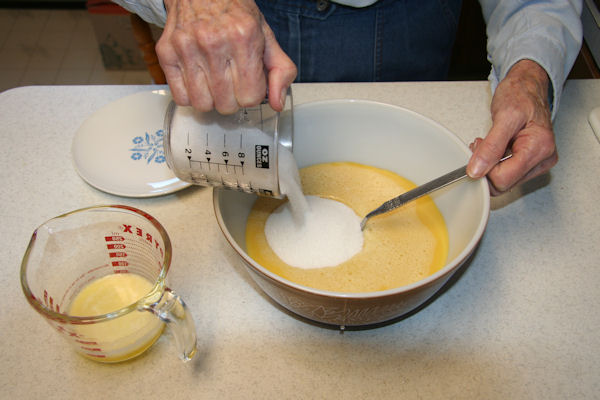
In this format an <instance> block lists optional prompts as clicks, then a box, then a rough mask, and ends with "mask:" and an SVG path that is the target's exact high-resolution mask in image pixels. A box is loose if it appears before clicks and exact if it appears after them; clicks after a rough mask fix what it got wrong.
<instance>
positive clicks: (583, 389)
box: [0, 81, 600, 400]
mask: <svg viewBox="0 0 600 400" xmlns="http://www.w3.org/2000/svg"><path fill="white" fill-rule="evenodd" d="M151 89H152V87H150V86H70V87H67V86H54V87H25V88H18V89H13V90H9V91H7V92H3V93H1V94H0V151H1V152H2V153H1V154H2V157H0V165H1V166H0V177H1V183H2V191H1V192H0V199H1V201H0V204H1V207H2V208H1V210H2V228H1V232H2V241H3V246H2V247H1V249H0V251H1V252H2V258H1V259H2V263H1V268H2V274H1V275H0V283H1V287H2V290H3V296H2V298H3V310H2V312H1V313H0V329H1V331H0V369H1V370H0V393H1V395H0V397H2V398H7V399H22V398H57V399H67V398H81V399H86V400H88V399H89V400H91V399H95V398H107V397H110V398H148V399H152V398H168V399H178V398H183V399H191V398H202V399H204V398H206V399H213V398H218V399H229V398H234V399H235V398H240V399H254V398H256V399H286V398H332V399H333V398H335V399H339V398H377V399H379V398H409V399H410V398H424V399H433V398H460V399H465V398H473V399H509V398H510V399H532V398H543V399H565V398H577V399H583V398H589V399H591V398H598V395H599V393H600V379H598V371H599V370H600V350H599V349H600V334H599V333H598V332H599V331H600V312H599V311H598V310H599V308H600V291H599V290H598V288H599V287H600V270H599V268H600V251H599V250H598V249H599V248H600V211H599V210H600V207H599V206H598V199H599V198H600V185H599V184H598V181H599V180H598V176H599V173H600V144H599V143H598V140H597V139H596V137H595V136H594V135H593V133H592V130H591V128H590V126H589V124H588V122H587V116H588V113H589V112H590V111H591V110H592V109H593V108H594V107H597V106H599V105H600V81H569V82H568V83H567V85H566V88H565V93H564V96H563V98H562V99H563V100H562V101H563V103H562V106H561V109H560V111H559V113H558V117H557V119H556V121H555V131H556V133H557V141H558V146H559V153H560V156H561V160H560V162H559V164H558V165H557V166H556V167H555V168H554V169H553V170H552V172H551V174H550V175H548V176H544V177H541V178H539V179H537V180H535V181H534V182H532V183H530V184H527V185H526V186H524V187H522V188H519V189H517V190H514V191H513V192H511V193H509V194H507V195H504V196H502V197H500V198H496V199H493V202H492V205H493V211H492V213H491V216H490V220H489V224H488V228H487V231H486V234H485V236H484V238H483V241H482V242H481V245H480V247H479V249H478V251H477V252H476V253H475V255H474V257H473V258H472V259H471V261H470V262H469V263H468V264H466V265H465V266H464V267H463V268H462V270H461V271H460V273H459V274H458V275H457V276H455V278H454V279H453V280H452V281H451V283H450V285H448V286H447V287H446V289H445V291H444V292H443V293H442V294H441V295H440V296H438V297H437V298H436V299H435V301H433V302H431V303H430V304H428V306H426V307H424V308H423V309H421V310H420V311H419V312H418V313H415V314H413V315H411V316H410V317H408V318H405V319H403V320H400V321H397V322H395V323H393V324H389V325H386V326H383V327H379V328H377V329H369V330H359V331H347V332H345V333H343V334H341V333H339V332H338V331H336V330H331V329H325V328H323V327H319V326H316V325H313V324H309V323H307V322H305V321H303V320H300V319H298V318H295V317H294V316H292V315H290V314H289V313H287V312H285V311H283V310H282V309H281V308H279V307H278V306H276V305H275V304H274V303H273V302H272V301H270V300H269V298H267V297H266V296H265V295H264V294H262V292H261V291H260V289H258V287H257V286H256V285H255V284H254V283H253V281H252V280H251V279H250V277H249V275H248V274H247V272H246V271H245V270H244V269H243V268H242V267H241V265H240V264H238V263H237V262H236V257H235V254H234V252H233V250H232V249H231V248H230V247H229V246H228V244H227V242H226V241H225V240H224V238H223V237H222V235H221V232H220V230H219V228H218V226H217V223H216V221H215V217H214V214H213V208H212V191H211V189H207V188H200V187H192V188H188V189H185V190H183V191H181V192H178V193H176V194H172V195H167V196H163V197H158V198H152V199H132V198H120V197H117V196H113V195H109V194H106V193H103V192H101V191H98V190H96V189H93V188H92V187H90V186H88V185H87V184H86V183H85V182H84V181H83V180H82V179H80V178H79V176H78V175H77V173H76V172H75V170H74V168H73V166H72V161H71V157H70V147H71V141H72V138H73V135H74V133H75V131H76V130H77V128H78V127H79V126H80V125H81V123H82V122H83V121H84V120H85V119H86V118H87V117H88V116H90V115H91V114H92V113H93V112H94V111H95V110H97V109H98V108H99V107H101V106H102V105H104V104H107V103H109V102H111V101H113V100H116V99H118V98H121V97H123V96H126V95H129V94H131V93H135V92H139V91H146V90H151ZM328 98H359V99H371V100H377V101H381V102H385V103H390V104H396V105H400V106H404V107H406V108H409V109H411V110H414V111H416V112H419V113H422V114H424V115H426V116H428V117H430V118H432V119H434V120H435V121H437V122H439V123H441V124H442V125H445V126H446V127H447V128H449V129H450V130H451V131H453V132H455V133H456V134H457V135H458V136H460V137H461V138H462V139H463V140H464V141H465V143H469V142H470V141H471V140H472V139H473V138H475V137H476V136H480V135H484V134H485V132H486V130H487V129H488V128H489V126H490V119H489V112H488V107H489V102H490V92H489V89H488V85H487V83H486V82H446V83H385V84H306V85H296V86H295V87H294V100H295V103H296V104H300V103H304V102H308V101H314V100H319V99H328ZM107 203H122V204H128V205H132V206H135V207H138V208H141V209H143V210H145V211H147V212H149V213H150V214H152V215H154V216H155V217H156V218H157V219H158V220H159V221H161V222H162V224H163V225H164V226H165V228H166V229H167V231H168V232H169V234H170V236H171V239H172V241H173V244H174V260H173V266H172V269H171V272H170V282H171V286H173V287H174V288H175V289H176V290H177V291H178V292H179V293H180V294H181V295H182V296H183V297H184V298H185V299H186V301H187V303H188V305H189V307H190V309H191V311H192V313H193V314H194V317H195V321H196V325H197V329H198V335H199V341H198V343H199V349H200V355H199V357H198V358H197V359H196V361H194V362H193V363H191V364H184V363H182V362H180V361H179V360H178V358H177V357H176V355H175V352H174V351H173V348H172V346H171V344H170V342H169V341H168V338H167V337H166V336H165V337H163V338H161V339H160V340H159V341H158V342H157V343H156V344H155V345H154V346H153V347H152V349H151V350H150V351H148V352H147V353H146V354H145V355H143V356H141V357H139V358H137V359H135V360H133V361H130V362H125V363H121V364H116V365H102V364H97V363H94V362H92V361H88V360H86V359H84V358H82V357H80V356H78V355H76V354H75V352H74V351H72V350H71V349H70V348H69V347H68V345H67V344H66V343H65V342H64V341H63V340H62V339H61V338H60V337H59V336H58V335H57V334H55V333H53V332H52V330H51V329H50V328H49V326H48V325H47V324H46V323H45V322H44V321H43V320H42V318H40V316H39V315H37V313H35V312H34V311H33V309H32V308H31V307H30V306H29V305H28V304H27V302H26V300H25V298H24V296H23V294H22V291H21V287H20V283H19V266H20V262H21V258H22V256H23V252H24V250H25V248H26V246H27V243H28V241H29V237H30V235H31V233H32V231H33V229H34V228H35V227H36V226H38V225H39V224H40V223H41V222H43V221H45V220H46V219H48V218H51V217H53V216H55V215H58V214H61V213H63V212H65V211H69V210H72V209H76V208H81V207H84V206H89V205H93V204H107Z"/></svg>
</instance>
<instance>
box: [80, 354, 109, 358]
mask: <svg viewBox="0 0 600 400" xmlns="http://www.w3.org/2000/svg"><path fill="white" fill-rule="evenodd" d="M85 355H86V356H89V357H96V358H106V356H105V355H104V354H91V353H85Z"/></svg>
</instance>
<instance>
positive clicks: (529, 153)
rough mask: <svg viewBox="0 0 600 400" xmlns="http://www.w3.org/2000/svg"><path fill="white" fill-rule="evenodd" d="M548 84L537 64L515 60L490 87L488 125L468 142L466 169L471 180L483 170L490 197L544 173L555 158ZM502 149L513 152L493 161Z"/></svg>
mask: <svg viewBox="0 0 600 400" xmlns="http://www.w3.org/2000/svg"><path fill="white" fill-rule="evenodd" d="M548 85H549V78H548V75H547V74H546V72H545V71H544V70H543V69H542V68H541V67H540V66H539V65H538V64H537V63H535V62H533V61H530V60H521V61H519V62H518V63H516V64H515V65H514V66H513V67H512V68H511V70H510V71H509V73H508V74H507V75H506V77H505V78H504V79H503V80H502V82H500V84H499V85H498V87H497V88H496V91H495V93H494V96H493V98H492V105H491V114H492V128H491V129H490V131H489V132H488V135H487V137H486V138H485V139H481V138H477V139H475V141H474V142H473V143H472V144H471V145H470V147H471V150H473V155H472V156H471V160H470V161H469V164H468V167H467V173H468V174H469V176H471V177H472V178H480V177H482V176H484V175H486V174H487V177H488V179H489V182H490V192H491V194H492V195H498V194H501V193H502V192H505V191H507V190H509V189H511V188H512V187H513V186H515V185H518V184H520V183H522V182H525V181H527V180H529V179H531V178H534V177H536V176H538V175H541V174H544V173H546V172H548V171H549V170H550V168H552V167H553V166H554V165H555V164H556V163H557V162H558V154H557V152H556V144H555V142H554V133H553V131H552V121H551V114H550V107H549V105H548ZM507 150H509V151H510V152H512V154H513V156H512V157H511V158H510V159H508V160H506V161H504V162H502V163H501V164H498V161H499V160H500V158H501V157H502V156H503V155H504V154H505V152H506V151H507Z"/></svg>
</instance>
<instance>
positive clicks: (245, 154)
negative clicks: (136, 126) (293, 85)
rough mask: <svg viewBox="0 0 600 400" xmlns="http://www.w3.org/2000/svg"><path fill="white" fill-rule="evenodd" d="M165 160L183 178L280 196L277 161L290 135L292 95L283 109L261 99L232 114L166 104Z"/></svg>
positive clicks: (201, 183)
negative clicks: (200, 110)
mask: <svg viewBox="0 0 600 400" xmlns="http://www.w3.org/2000/svg"><path fill="white" fill-rule="evenodd" d="M164 131H165V138H164V148H165V157H166V160H167V164H168V165H169V167H170V168H171V170H173V173H174V174H175V175H176V176H177V177H178V178H179V179H181V180H182V181H185V182H190V183H193V184H196V185H202V186H222V187H226V188H230V189H236V190H240V191H243V192H247V193H258V194H260V195H263V196H272V197H282V194H281V191H280V188H279V176H278V161H279V152H280V150H281V147H282V146H283V147H284V148H286V149H287V150H289V151H290V154H291V149H292V139H293V117H292V95H291V91H288V93H287V96H286V102H285V109H284V110H283V112H282V113H278V112H276V111H274V110H273V109H272V108H271V107H270V106H269V104H268V102H267V101H266V100H265V101H263V102H262V103H261V104H260V105H258V106H256V107H250V108H243V109H241V110H239V111H238V112H236V113H234V114H231V115H221V114H219V113H218V112H216V111H212V112H199V111H196V110H194V109H193V108H192V107H180V106H177V105H176V104H175V103H174V102H171V104H170V105H169V106H168V108H167V111H166V115H165V124H164Z"/></svg>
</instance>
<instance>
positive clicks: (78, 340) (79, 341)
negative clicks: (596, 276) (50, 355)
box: [75, 339, 98, 348]
mask: <svg viewBox="0 0 600 400" xmlns="http://www.w3.org/2000/svg"><path fill="white" fill-rule="evenodd" d="M75 341H76V342H77V343H81V344H85V345H87V346H92V345H94V344H98V342H93V341H89V340H81V339H76V340H75ZM82 348H83V347H82Z"/></svg>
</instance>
